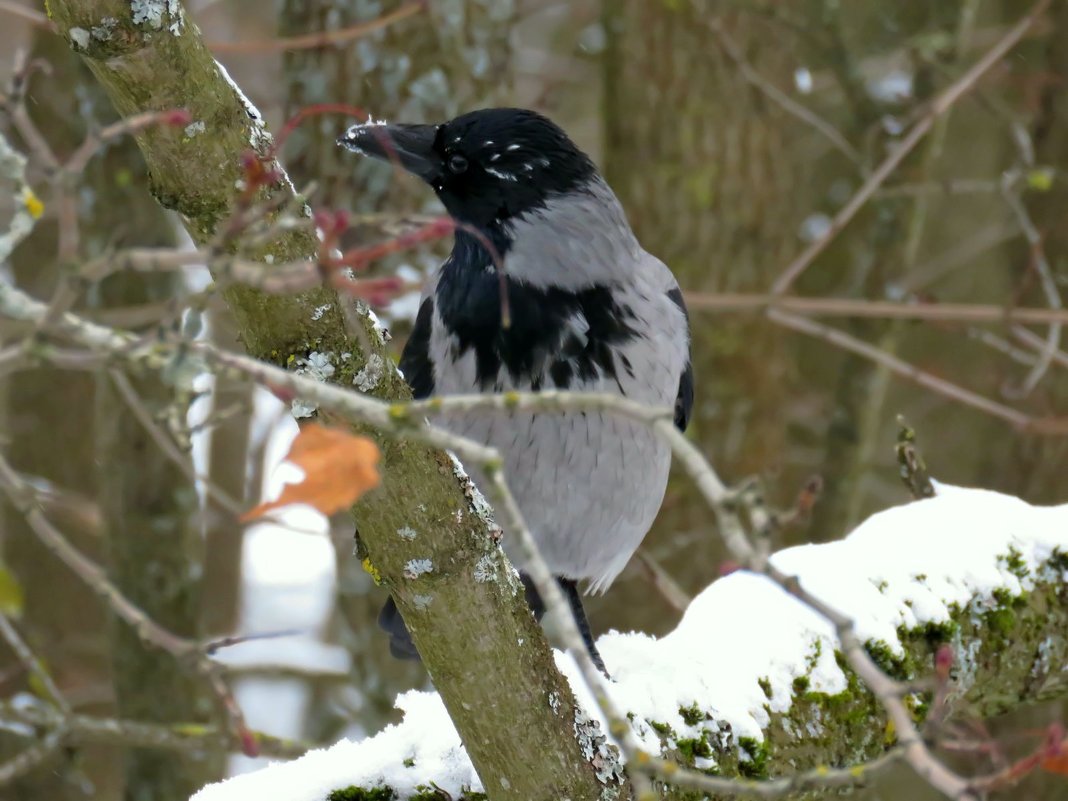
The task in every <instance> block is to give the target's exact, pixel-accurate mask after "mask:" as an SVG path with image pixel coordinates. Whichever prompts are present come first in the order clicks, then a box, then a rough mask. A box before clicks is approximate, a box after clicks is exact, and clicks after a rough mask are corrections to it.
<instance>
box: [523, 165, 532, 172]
mask: <svg viewBox="0 0 1068 801" xmlns="http://www.w3.org/2000/svg"><path fill="white" fill-rule="evenodd" d="M523 169H524V170H526V171H527V172H533V171H534V165H533V164H524V165H523Z"/></svg>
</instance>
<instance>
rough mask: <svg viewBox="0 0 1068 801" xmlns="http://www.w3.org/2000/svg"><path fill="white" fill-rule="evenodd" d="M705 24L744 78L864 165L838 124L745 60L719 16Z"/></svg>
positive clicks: (841, 151) (846, 155) (856, 162)
mask: <svg viewBox="0 0 1068 801" xmlns="http://www.w3.org/2000/svg"><path fill="white" fill-rule="evenodd" d="M702 13H707V11H705V10H702ZM706 25H707V26H708V28H709V29H710V30H711V31H712V32H713V33H714V34H715V36H716V40H717V41H718V42H719V46H720V47H721V48H722V50H723V52H724V53H726V54H727V57H728V58H730V60H731V61H733V62H734V65H735V66H736V67H737V68H738V71H739V72H740V73H741V74H742V77H743V78H745V80H746V81H747V82H748V83H749V84H750V85H752V86H753V87H755V88H756V89H757V90H759V91H760V92H761V93H763V94H764V96H765V97H767V98H768V99H769V100H771V101H772V102H773V103H775V104H776V105H777V106H779V107H780V108H782V109H783V110H784V111H785V112H786V113H787V114H790V115H791V116H792V117H795V118H797V119H799V120H801V122H803V123H805V124H806V125H808V126H810V127H812V128H813V129H815V130H816V131H819V133H821V134H823V136H824V137H825V138H826V139H827V141H828V142H830V143H831V144H832V145H834V147H835V149H836V150H838V151H839V152H840V153H842V155H844V156H845V157H846V158H847V159H849V160H850V161H851V162H853V163H854V164H856V165H857V166H858V167H859V166H861V164H862V159H861V157H860V153H858V152H857V149H856V148H855V147H853V146H852V145H851V144H849V140H847V139H846V138H845V137H844V136H843V135H842V133H841V132H840V131H839V130H838V129H837V128H835V127H834V126H833V125H831V124H830V123H829V122H827V121H826V120H825V119H823V118H822V117H820V116H819V115H818V114H816V113H815V112H813V111H812V110H811V109H808V108H806V107H805V106H803V105H802V104H801V103H798V102H797V101H796V100H794V99H793V98H792V97H790V96H789V95H788V94H786V93H785V92H783V91H782V90H781V89H779V88H778V87H776V86H775V85H774V84H772V83H770V82H768V81H767V80H765V79H764V78H763V77H762V76H761V75H760V73H759V72H757V71H756V70H755V69H753V67H752V66H751V65H750V64H749V62H748V61H746V60H745V56H744V55H743V54H742V51H741V48H740V47H738V44H737V43H736V42H735V41H734V40H733V39H732V38H731V37H730V36H729V35H728V33H727V31H726V30H725V29H724V28H723V23H722V22H721V21H720V20H719V19H718V18H716V17H713V18H711V19H709V20H708V21H707V22H706Z"/></svg>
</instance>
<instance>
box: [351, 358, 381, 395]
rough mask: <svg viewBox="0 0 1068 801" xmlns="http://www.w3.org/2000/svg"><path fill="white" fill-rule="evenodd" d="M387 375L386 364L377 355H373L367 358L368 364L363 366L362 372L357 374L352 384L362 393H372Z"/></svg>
mask: <svg viewBox="0 0 1068 801" xmlns="http://www.w3.org/2000/svg"><path fill="white" fill-rule="evenodd" d="M385 373H386V362H385V360H384V359H383V358H382V357H381V356H379V355H378V354H377V353H372V354H371V355H370V356H369V357H368V358H367V364H365V365H364V366H363V369H362V370H360V372H358V373H356V375H355V377H354V378H353V379H352V383H353V384H355V385H356V388H357V389H358V390H360V391H361V392H370V391H371V390H373V389H374V388H375V387H377V386H378V383H379V382H380V381H381V380H382V376H383V375H385Z"/></svg>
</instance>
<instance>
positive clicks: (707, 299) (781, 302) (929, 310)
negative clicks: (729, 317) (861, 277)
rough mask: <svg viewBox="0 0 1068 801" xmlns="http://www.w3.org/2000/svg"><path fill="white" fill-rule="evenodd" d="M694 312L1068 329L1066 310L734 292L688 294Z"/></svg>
mask: <svg viewBox="0 0 1068 801" xmlns="http://www.w3.org/2000/svg"><path fill="white" fill-rule="evenodd" d="M684 294H685V298H686V306H687V308H689V309H690V310H691V311H702V310H704V311H717V312H739V313H748V314H752V313H759V312H766V311H769V310H772V309H775V310H781V311H784V312H790V313H792V314H800V315H804V316H806V317H854V318H865V319H876V320H927V321H931V322H945V323H1016V324H1020V325H1043V324H1065V323H1068V309H1064V308H1045V309H1042V308H1033V307H1015V308H1014V307H1012V306H995V305H993V304H987V303H931V302H927V301H916V302H912V303H898V302H895V301H888V300H856V299H853V298H827V297H815V298H813V297H797V296H795V295H779V296H776V295H762V294H743V293H731V292H715V293H713V292H686V293H684Z"/></svg>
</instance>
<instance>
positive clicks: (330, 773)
mask: <svg viewBox="0 0 1068 801" xmlns="http://www.w3.org/2000/svg"><path fill="white" fill-rule="evenodd" d="M1055 549H1056V550H1059V551H1060V552H1062V553H1065V552H1068V505H1063V506H1058V507H1046V508H1040V507H1034V506H1031V505H1030V504H1027V503H1025V502H1024V501H1022V500H1019V499H1018V498H1013V497H1010V496H1007V495H1001V494H999V493H996V492H990V491H986V490H978V489H963V488H959V487H949V486H939V487H938V495H937V496H936V497H935V498H931V499H927V500H923V501H917V502H914V503H909V504H906V505H903V506H898V507H894V508H892V509H888V510H886V511H884V512H880V513H879V514H876V515H873V516H872V517H871V518H869V519H868V520H867V521H865V522H864V523H863V524H862V525H861V526H860V527H859V528H857V530H856V531H854V532H853V533H852V534H851V535H850V536H849V537H847V538H846V539H844V540H842V541H840V542H835V543H829V544H823V545H805V546H800V547H796V548H790V549H787V550H785V551H782V552H780V553H778V554H776V555H775V556H774V557H773V559H774V560H775V564H776V565H777V566H778V567H779V568H781V569H782V570H784V571H786V572H788V573H792V574H795V575H796V576H798V577H799V579H800V581H801V583H802V584H803V585H804V586H805V588H806V589H808V590H809V591H810V592H813V593H815V594H817V595H819V596H820V597H821V598H822V599H823V600H824V601H826V602H827V603H830V604H832V605H833V606H835V607H837V608H839V609H841V610H844V611H846V612H847V613H849V614H850V615H852V616H853V618H854V621H855V624H856V627H857V631H858V633H859V634H860V635H861V636H862V637H864V638H866V639H874V640H880V641H882V642H883V643H884V644H885V645H886V646H887V647H889V648H890V649H891V650H892V651H893V652H895V653H900V652H901V643H900V641H899V639H898V636H897V628H898V627H899V626H905V627H909V628H911V627H915V626H920V625H923V624H925V623H939V622H943V621H945V620H947V619H948V617H949V615H950V609H951V606H952V605H954V604H956V605H959V606H961V607H963V606H965V605H966V604H968V603H969V602H971V601H983V600H990V601H992V599H993V596H994V593H995V591H1008V592H1010V593H1013V594H1018V593H1020V592H1021V591H1024V590H1026V589H1027V588H1028V585H1029V584H1030V583H1031V579H1026V578H1025V579H1024V580H1021V578H1020V577H1019V575H1017V574H1018V573H1021V572H1022V571H1021V569H1020V568H1021V567H1025V568H1026V569H1027V571H1028V572H1029V573H1030V574H1032V575H1033V574H1034V573H1035V570H1036V568H1037V567H1038V566H1039V565H1041V564H1043V563H1045V562H1047V561H1048V560H1049V558H1050V557H1051V556H1052V555H1053V552H1054V550H1055ZM1010 554H1013V555H1014V556H1013V559H1012V560H1011V561H1012V562H1013V564H1010V560H1007V559H1006V557H1008V556H1009V555H1010ZM1063 578H1064V579H1065V580H1068V575H1065V576H1064V577H1063ZM836 644H837V641H836V639H835V637H834V631H833V629H832V627H831V626H830V624H829V623H827V622H826V621H825V620H823V619H822V618H820V617H819V616H818V615H817V614H816V613H815V612H813V611H811V610H810V609H808V608H807V607H806V606H804V605H803V604H802V603H801V602H800V601H798V600H796V599H795V598H793V597H792V596H790V595H788V594H787V593H786V592H784V591H783V590H781V589H780V588H779V587H777V586H776V585H775V584H773V583H772V582H770V581H768V580H767V579H765V578H763V577H760V576H756V575H753V574H751V573H747V572H744V571H739V572H736V573H733V574H731V575H729V576H726V577H724V578H722V579H719V580H718V581H715V582H714V583H713V584H712V585H711V586H710V587H708V589H706V590H705V591H704V592H702V593H701V594H700V595H699V596H698V597H697V598H695V599H694V600H693V602H692V603H691V604H690V607H689V609H688V610H687V611H686V614H685V615H684V617H683V619H682V621H681V622H680V623H679V625H678V627H677V628H676V629H675V630H674V631H673V632H671V633H670V634H668V635H667V636H665V637H662V638H660V639H657V638H654V637H649V636H646V635H643V634H622V633H618V632H612V633H609V634H606V635H605V636H603V637H601V638H600V640H599V641H598V648H599V649H600V651H601V654H602V656H603V657H604V660H605V663H606V664H607V666H608V669H609V671H610V673H611V674H612V676H613V678H614V681H613V682H612V683H611V685H610V691H611V694H612V695H613V697H614V698H615V700H616V702H617V703H618V704H619V705H620V706H621V707H622V708H623V709H624V710H626V711H629V712H633V713H634V715H635V724H634V725H635V731H636V733H637V735H638V736H639V737H640V738H641V739H642V740H643V742H644V743H645V744H646V746H647V747H648V748H650V749H653V750H654V751H658V750H659V740H658V738H657V736H656V733H655V732H654V731H653V730H652V728H651V727H650V726H649V725H648V723H649V722H651V721H653V722H657V723H666V724H668V725H670V726H671V727H672V728H673V729H674V730H675V732H676V734H677V735H678V736H680V737H686V736H695V737H699V736H700V730H701V729H702V728H704V729H709V730H710V731H712V733H713V735H714V734H715V732H716V731H721V732H722V733H723V736H724V737H726V736H727V735H726V732H725V727H722V726H721V725H720V724H722V723H729V724H730V729H731V735H730V736H731V737H732V738H733V742H735V743H737V738H739V737H753V738H756V739H758V740H760V739H763V731H762V726H764V725H765V724H766V722H767V712H766V710H765V704H767V705H768V706H769V707H770V708H771V709H772V710H773V711H784V710H786V709H788V708H789V705H790V703H791V699H792V695H793V689H792V688H793V680H794V679H795V678H796V677H798V676H807V677H808V678H809V682H810V683H809V687H810V689H812V690H814V691H817V692H823V693H830V694H834V693H838V692H841V691H842V690H844V689H846V682H845V677H844V676H843V674H842V672H841V670H840V669H839V668H838V666H837V665H836V664H835V661H834V650H835V647H836ZM557 664H558V665H559V667H560V669H561V670H562V671H563V672H564V673H565V675H566V676H567V677H568V679H569V681H570V682H571V685H572V687H573V688H575V691H576V696H577V697H578V699H579V701H580V703H582V704H583V706H585V708H586V709H587V710H588V711H589V712H590V713H595V711H596V705H595V704H594V703H593V700H592V698H591V697H590V694H589V692H588V691H587V690H586V688H585V686H584V685H583V683H582V681H581V679H580V677H579V673H578V670H577V669H576V667H575V664H574V662H573V660H572V659H571V658H570V657H569V656H567V655H565V654H557ZM761 684H763V685H764V686H763V687H762V686H761ZM766 689H767V690H769V691H770V694H771V698H770V701H769V699H768V696H767V695H766V694H765V690H766ZM693 704H696V705H697V707H698V708H699V709H700V710H702V711H703V712H709V713H711V714H712V716H713V718H715V720H714V721H707V722H702V723H698V724H697V725H696V726H691V725H689V724H687V723H686V722H685V721H684V720H683V718H682V715H681V714H680V712H679V710H680V708H685V707H689V706H691V705H693ZM397 706H398V707H399V708H400V709H402V710H403V711H404V713H405V716H404V720H403V721H402V722H401V723H400V724H397V725H395V726H389V727H387V728H386V729H384V730H383V731H381V732H379V733H378V734H376V735H374V736H372V737H369V738H367V739H365V740H362V741H359V742H349V741H343V742H341V743H338V744H337V745H335V746H333V747H331V748H328V749H324V750H319V751H314V752H312V753H310V754H308V755H307V756H305V757H303V758H301V759H299V760H296V761H293V762H289V763H279V764H274V765H271V766H270V767H268V768H267V769H265V770H261V771H259V772H256V773H252V774H247V775H244V776H241V777H238V778H235V779H231V780H229V781H226V782H221V783H219V784H214V785H209V786H208V787H206V788H204V789H203V790H201V791H200V792H199V793H197V794H196V795H195V796H194V799H195V801H236V799H244V798H256V799H258V801H275V800H277V801H321V799H323V798H325V797H326V796H327V795H328V794H329V792H330V791H331V790H334V789H337V788H341V787H347V786H349V785H357V786H361V787H364V788H370V787H374V786H379V785H386V786H389V787H392V788H393V789H394V790H395V791H396V792H397V793H398V794H399V796H400V797H401V798H404V797H408V796H409V795H412V794H414V793H415V792H417V788H418V787H419V786H420V785H426V784H427V783H428V782H430V781H434V782H435V783H436V784H437V786H438V787H440V788H441V790H443V791H445V792H447V793H449V794H451V795H453V796H458V795H460V794H461V793H462V792H463V791H464V790H465V789H471V790H475V791H480V790H481V789H482V786H481V782H480V781H479V779H478V777H477V776H476V775H475V773H474V770H473V768H472V767H471V764H470V761H469V760H468V758H467V755H466V752H465V751H464V750H463V748H462V746H461V745H460V740H459V736H458V735H457V733H456V731H455V729H454V728H453V726H452V723H451V721H450V719H449V717H448V714H447V713H446V711H445V707H444V705H443V704H442V702H441V699H440V698H439V697H438V695H437V694H436V693H427V692H419V691H412V692H408V693H405V694H403V695H401V696H400V697H399V698H398V699H397ZM602 723H603V722H602ZM406 760H408V761H409V762H410V763H411V764H412V765H413V766H412V767H405V764H404V763H405V761H406Z"/></svg>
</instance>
